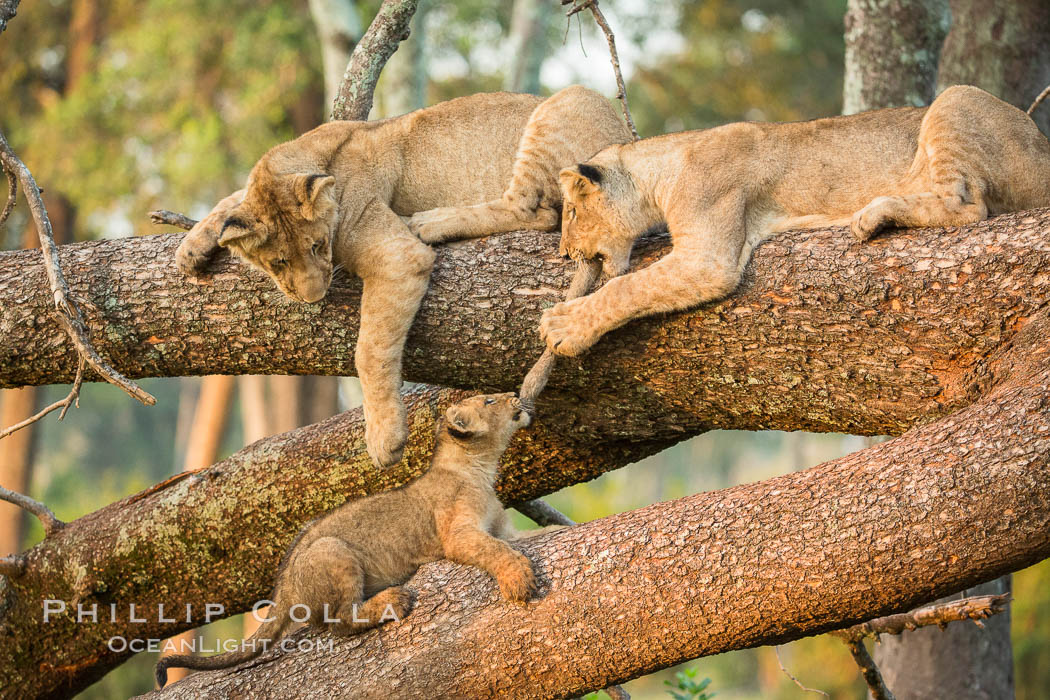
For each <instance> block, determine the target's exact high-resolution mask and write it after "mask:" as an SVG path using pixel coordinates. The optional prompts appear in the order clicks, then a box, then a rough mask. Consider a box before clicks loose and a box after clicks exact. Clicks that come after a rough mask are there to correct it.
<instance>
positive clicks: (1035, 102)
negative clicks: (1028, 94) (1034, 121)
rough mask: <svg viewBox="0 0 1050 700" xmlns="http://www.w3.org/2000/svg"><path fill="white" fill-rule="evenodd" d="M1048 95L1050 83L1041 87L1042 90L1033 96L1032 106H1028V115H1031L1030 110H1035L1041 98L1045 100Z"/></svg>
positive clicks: (1049, 93)
mask: <svg viewBox="0 0 1050 700" xmlns="http://www.w3.org/2000/svg"><path fill="white" fill-rule="evenodd" d="M1048 95H1050V85H1047V86H1046V87H1045V88H1043V91H1042V92H1041V93H1039V96H1038V97H1036V98H1035V101H1034V102H1032V106H1031V107H1029V108H1028V112H1027V114H1028V116H1032V112H1034V111H1035V108H1036V107H1038V106H1039V104H1040V103H1041V102H1042V101H1043V100H1045V99H1046V98H1047V96H1048Z"/></svg>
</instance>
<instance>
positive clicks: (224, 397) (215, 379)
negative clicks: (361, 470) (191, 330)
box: [169, 374, 234, 681]
mask: <svg viewBox="0 0 1050 700" xmlns="http://www.w3.org/2000/svg"><path fill="white" fill-rule="evenodd" d="M233 385H234V378H233V377H226V376H223V375H221V374H216V375H212V376H210V377H205V378H204V381H203V382H201V391H200V395H199V396H198V397H197V406H196V408H195V410H194V412H193V423H192V425H191V427H190V431H189V439H188V440H187V443H188V444H187V445H186V457H185V463H184V464H183V465H182V468H183V470H184V471H189V472H193V471H199V470H201V469H204V468H205V467H207V466H210V465H211V464H214V463H215V461H216V460H217V459H218V458H219V447H220V445H221V443H222V438H223V435H225V433H226V424H227V422H228V418H229V415H230V408H231V406H230V404H231V403H232V399H233ZM195 638H196V632H195V631H194V630H187V631H186V632H183V633H182V634H180V635H177V636H176V637H173V638H172V641H173V642H174V643H175V646H174V647H173V648H172V650H171V651H172V653H178V654H184V653H187V650H191V649H193V648H194V647H193V641H194V639H195ZM172 671H174V673H173V674H170V675H169V677H170V678H171V680H172V681H177V680H181V679H183V678H185V677H186V676H187V675H189V671H188V670H187V669H184V668H176V669H172Z"/></svg>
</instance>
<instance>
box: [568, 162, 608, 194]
mask: <svg viewBox="0 0 1050 700" xmlns="http://www.w3.org/2000/svg"><path fill="white" fill-rule="evenodd" d="M603 176H604V173H602V170H601V168H598V167H595V166H593V165H590V164H588V163H580V164H579V165H576V166H573V167H571V168H565V169H564V170H562V171H561V172H560V173H558V179H559V180H560V181H561V187H562V191H563V192H564V193H565V194H566V195H575V196H581V195H589V194H593V193H595V192H597V191H598V190H600V189H601V185H602V178H603Z"/></svg>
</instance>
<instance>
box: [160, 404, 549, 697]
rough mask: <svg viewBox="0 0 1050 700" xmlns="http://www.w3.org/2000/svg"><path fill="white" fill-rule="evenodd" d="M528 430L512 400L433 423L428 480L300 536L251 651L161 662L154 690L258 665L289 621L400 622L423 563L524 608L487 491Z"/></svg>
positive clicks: (521, 561) (512, 554) (345, 628)
mask: <svg viewBox="0 0 1050 700" xmlns="http://www.w3.org/2000/svg"><path fill="white" fill-rule="evenodd" d="M528 424H529V415H528V413H526V412H525V411H524V410H523V409H522V407H521V403H520V402H519V401H518V399H517V398H516V397H515V396H514V394H495V395H489V396H473V397H471V398H469V399H466V400H464V401H461V402H460V403H458V404H456V405H454V406H450V407H449V409H448V411H447V412H446V413H445V417H444V418H443V419H441V420H440V421H439V422H438V433H437V444H436V446H435V448H434V458H433V463H432V464H431V467H430V470H429V471H428V472H427V473H426V474H424V475H423V476H421V477H419V478H418V479H416V480H415V481H413V482H412V483H410V484H408V485H407V486H405V487H404V488H401V489H396V490H394V491H387V492H384V493H378V494H375V495H373V496H369V497H367V498H363V499H360V500H356V501H351V502H349V503H347V504H345V505H343V506H340V507H339V508H337V509H335V510H334V511H332V512H331V513H329V514H327V515H325V516H323V517H321V518H318V519H317V520H314V521H313V522H311V523H309V524H307V525H306V527H304V528H303V529H302V531H301V532H300V533H299V536H298V537H297V538H296V539H295V541H294V542H293V543H292V545H291V547H290V548H289V550H288V553H287V554H286V555H285V557H284V560H283V561H282V562H281V566H280V568H279V569H278V571H277V583H276V585H275V587H274V593H273V600H274V603H275V604H274V606H273V608H272V613H271V614H272V617H271V618H269V619H267V620H266V621H265V622H264V623H263V624H262V625H260V627H259V629H258V630H257V631H256V632H255V634H254V635H252V637H251V640H250V642H252V643H250V644H247V645H246V648H245V649H243V650H241V651H234V652H229V653H226V654H220V655H217V656H209V657H196V656H169V657H166V658H163V659H161V660H160V661H159V662H158V663H157V672H156V676H157V683H158V685H159V686H160V687H164V684H165V682H167V676H168V668H169V667H171V666H178V667H182V668H193V669H198V670H214V669H220V668H229V667H230V666H235V665H237V664H240V663H243V662H245V661H248V660H250V659H253V658H255V657H257V656H259V655H260V654H261V653H263V651H265V649H264V648H263V640H266V642H267V645H268V646H272V645H274V644H276V643H277V640H278V639H279V638H280V637H281V636H282V635H283V634H284V632H285V631H286V630H287V629H288V627H289V626H290V625H291V624H293V622H294V621H293V619H292V616H293V615H294V616H295V617H296V618H297V619H300V620H301V619H302V618H305V617H307V616H308V620H307V622H308V624H310V625H312V626H315V627H322V628H323V627H325V626H326V625H327V626H328V628H329V629H331V630H332V631H333V632H335V633H336V634H343V635H352V634H358V633H361V632H364V631H365V630H368V629H371V628H372V627H376V626H377V625H379V624H381V623H383V622H387V621H389V620H392V619H398V620H400V619H401V618H402V617H403V616H405V615H407V614H408V611H409V609H410V608H411V596H410V594H409V592H408V591H407V590H406V589H404V588H402V587H401V584H402V583H404V582H405V581H407V580H408V579H409V578H411V577H412V575H413V574H414V573H415V572H416V569H418V568H419V566H420V565H421V564H424V563H426V562H430V561H436V560H438V559H442V558H447V559H451V560H452V561H455V562H459V563H461V564H469V565H471V566H476V567H478V568H479V569H482V570H484V571H487V572H488V573H490V574H491V575H492V577H493V578H495V579H496V581H497V583H498V584H499V587H500V592H501V593H502V595H503V597H504V598H505V599H506V600H510V601H517V602H521V601H525V600H526V599H527V598H528V597H529V595H530V594H531V593H532V591H533V589H534V587H535V578H534V576H533V572H532V565H531V564H530V563H529V560H528V559H527V558H526V557H525V556H524V555H523V554H521V553H520V552H517V551H515V550H514V549H512V548H511V547H510V545H508V544H507V543H506V542H505V541H504V540H508V539H514V538H515V537H516V533H515V532H514V529H513V528H512V527H511V526H510V523H509V521H508V519H507V515H506V513H505V512H504V510H503V505H502V504H501V503H500V502H499V499H497V498H496V493H495V491H493V483H494V482H495V480H496V472H497V470H498V468H499V460H500V457H502V456H503V452H504V451H505V450H506V449H507V444H508V443H509V442H510V438H511V436H512V435H513V434H514V432H515V431H516V430H517V429H518V428H523V427H525V426H526V425H528ZM538 532H540V531H539V530H537V531H533V532H530V533H529V534H530V535H533V534H536V533H538ZM293 606H294V607H295V608H296V609H295V610H293V609H292V608H293ZM326 617H327V618H328V620H326V619H325V618H326ZM336 619H337V620H338V621H336V622H333V621H332V620H336Z"/></svg>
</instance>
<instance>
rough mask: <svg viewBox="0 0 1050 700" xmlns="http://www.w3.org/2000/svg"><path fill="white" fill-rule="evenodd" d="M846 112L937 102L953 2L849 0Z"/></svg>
mask: <svg viewBox="0 0 1050 700" xmlns="http://www.w3.org/2000/svg"><path fill="white" fill-rule="evenodd" d="M847 7H848V9H847V10H846V75H845V83H844V86H843V100H842V113H843V114H855V113H857V112H863V111H865V110H869V109H880V108H882V107H902V106H906V105H913V106H922V105H928V104H929V103H930V102H932V101H933V97H934V94H935V93H934V89H935V87H936V85H937V60H938V57H939V56H940V52H941V44H942V43H943V42H944V37H945V34H946V33H947V32H948V21H949V16H950V15H949V10H948V0H889V1H888V2H887V1H885V0H849V3H848V6H847Z"/></svg>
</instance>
